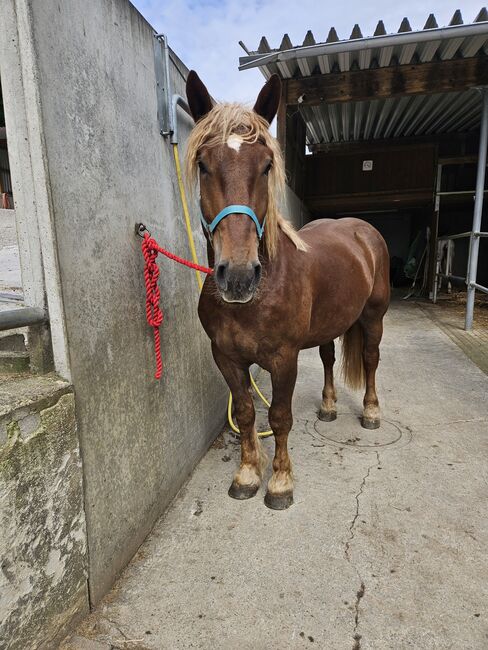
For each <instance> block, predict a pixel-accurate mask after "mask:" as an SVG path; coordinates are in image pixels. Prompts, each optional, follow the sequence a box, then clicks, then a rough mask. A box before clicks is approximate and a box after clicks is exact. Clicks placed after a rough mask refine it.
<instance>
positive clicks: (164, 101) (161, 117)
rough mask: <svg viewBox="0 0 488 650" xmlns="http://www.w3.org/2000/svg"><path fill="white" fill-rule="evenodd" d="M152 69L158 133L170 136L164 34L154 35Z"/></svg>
mask: <svg viewBox="0 0 488 650" xmlns="http://www.w3.org/2000/svg"><path fill="white" fill-rule="evenodd" d="M154 69H155V73H156V94H157V102H158V123H159V132H160V133H161V135H170V134H171V131H170V116H169V110H170V109H169V103H170V101H171V89H170V81H169V50H168V38H167V36H165V34H155V35H154Z"/></svg>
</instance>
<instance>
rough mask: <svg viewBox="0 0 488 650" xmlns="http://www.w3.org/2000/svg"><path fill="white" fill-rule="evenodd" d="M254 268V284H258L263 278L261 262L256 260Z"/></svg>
mask: <svg viewBox="0 0 488 650" xmlns="http://www.w3.org/2000/svg"><path fill="white" fill-rule="evenodd" d="M253 268H254V284H255V285H256V286H257V285H258V284H259V280H261V264H260V263H259V262H255V263H254V264H253Z"/></svg>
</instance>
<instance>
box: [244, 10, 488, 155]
mask: <svg viewBox="0 0 488 650" xmlns="http://www.w3.org/2000/svg"><path fill="white" fill-rule="evenodd" d="M242 46H243V48H244V49H245V50H246V53H247V56H245V57H242V58H241V59H240V69H241V70H244V69H248V68H250V67H259V68H260V70H261V72H262V73H263V75H264V76H265V77H266V78H269V77H270V76H271V74H273V73H277V74H278V75H279V76H280V77H281V78H282V79H290V78H300V77H308V76H312V75H315V74H334V73H338V72H347V71H349V70H366V69H371V68H381V67H388V66H396V65H408V64H418V63H427V62H431V61H436V60H439V61H445V60H448V59H454V58H469V57H473V56H477V55H486V54H488V12H487V10H486V7H484V8H482V9H481V11H480V12H479V13H478V15H477V16H476V18H475V19H474V21H473V23H469V24H464V23H463V18H462V15H461V12H460V10H457V11H456V12H455V13H454V15H453V16H452V19H451V21H450V23H449V25H448V26H447V27H444V28H440V27H439V26H438V25H437V21H436V18H435V16H434V14H430V16H429V17H428V18H427V21H426V23H425V26H424V28H423V29H422V30H418V31H412V28H411V26H410V23H409V21H408V19H407V18H404V19H403V20H402V22H401V25H400V27H399V29H398V32H396V33H394V34H387V32H386V29H385V26H384V23H383V21H381V20H380V21H379V22H378V25H377V27H376V29H375V32H374V34H373V36H372V37H367V38H365V37H364V36H363V34H362V32H361V29H360V27H359V25H357V24H356V25H354V27H353V29H352V31H351V35H350V36H349V38H348V39H345V40H340V39H339V36H338V35H337V32H336V30H335V28H334V27H332V28H331V29H330V30H329V33H328V36H327V39H326V40H325V41H323V42H321V43H317V42H316V39H315V36H314V34H313V33H312V32H311V31H308V32H307V34H306V36H305V39H304V41H303V43H302V44H301V45H293V43H292V42H291V40H290V38H289V36H288V34H285V35H284V36H283V39H282V41H281V43H280V46H279V47H278V48H275V49H272V48H271V47H270V45H269V43H268V40H267V39H266V37H264V36H263V38H262V39H261V42H260V43H259V46H258V48H257V50H256V51H249V50H248V49H247V48H246V47H245V45H243V44H242ZM298 110H300V112H301V113H302V115H303V118H304V120H305V122H306V124H307V141H308V143H309V144H319V143H330V142H340V141H355V140H365V139H380V138H391V137H401V136H418V135H428V134H438V133H449V132H451V131H470V130H473V129H476V128H477V127H478V126H479V119H480V110H481V109H480V100H479V95H478V93H476V92H475V91H471V92H466V93H444V94H439V95H417V96H410V97H400V98H391V99H386V100H371V101H362V102H351V103H340V104H322V105H320V106H299V109H298Z"/></svg>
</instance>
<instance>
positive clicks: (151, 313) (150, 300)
mask: <svg viewBox="0 0 488 650" xmlns="http://www.w3.org/2000/svg"><path fill="white" fill-rule="evenodd" d="M140 232H141V234H142V230H140ZM158 253H161V254H162V255H166V257H169V259H170V260H174V261H175V262H178V264H183V265H184V266H188V267H189V268H190V269H195V270H196V271H202V273H213V269H209V268H208V267H207V266H200V265H199V264H194V263H193V262H190V261H189V260H184V259H183V258H182V257H178V255H174V254H173V253H170V252H169V251H167V250H165V249H164V248H161V246H159V245H158V243H157V242H156V240H155V239H153V238H152V237H151V235H150V234H149V233H148V232H147V231H146V232H144V239H143V241H142V254H143V255H144V282H145V284H146V319H147V323H148V325H150V326H151V327H152V328H153V330H154V353H155V355H156V374H155V375H154V376H155V378H156V379H161V375H162V373H163V361H162V359H161V337H160V334H159V328H160V326H161V325H162V323H163V312H162V310H161V308H160V306H159V300H160V298H161V292H160V291H159V287H158V278H159V267H158V265H157V264H156V259H157V257H158Z"/></svg>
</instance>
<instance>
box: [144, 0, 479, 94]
mask: <svg viewBox="0 0 488 650" xmlns="http://www.w3.org/2000/svg"><path fill="white" fill-rule="evenodd" d="M132 3H133V4H134V5H135V6H136V7H137V9H138V10H139V11H140V12H141V13H142V15H143V16H144V17H145V18H146V20H147V21H148V22H149V23H150V24H151V25H152V26H153V27H154V29H156V30H157V31H158V32H162V33H164V34H166V35H167V36H168V41H169V44H170V46H171V47H172V49H173V50H174V51H175V52H176V54H177V55H178V56H179V57H180V59H182V61H183V62H184V63H185V64H186V65H187V66H188V67H189V68H193V69H195V70H196V71H197V72H198V74H199V75H200V77H201V78H202V80H203V81H204V83H205V84H206V85H207V87H208V89H209V91H210V93H211V95H212V96H213V97H214V98H215V99H217V100H220V101H240V102H254V100H255V98H256V96H257V94H258V92H259V90H260V88H261V87H262V85H263V83H264V77H263V76H262V74H261V73H260V72H259V71H258V70H256V69H253V70H246V71H243V72H239V71H238V69H237V66H238V64H239V56H245V52H244V50H242V48H241V47H240V45H239V41H243V42H244V43H245V45H246V46H247V47H248V49H249V50H256V49H257V46H258V44H259V41H260V40H261V36H266V37H267V39H268V42H269V44H270V46H271V47H272V48H276V47H279V45H280V43H281V39H282V37H283V34H285V33H287V34H288V35H289V36H290V38H291V41H292V43H293V45H299V44H301V43H303V39H304V37H305V34H306V33H307V31H308V30H309V29H311V30H312V32H313V34H314V36H315V40H316V41H317V42H320V41H325V39H326V38H327V34H328V32H329V28H330V27H332V26H334V27H335V28H336V31H337V34H338V36H339V38H340V39H344V38H349V36H350V34H351V31H352V28H353V26H354V23H358V24H359V26H360V28H361V32H362V34H363V36H371V35H372V34H373V32H374V29H375V27H376V24H377V22H378V20H380V19H381V20H383V22H384V24H385V28H386V31H387V32H388V33H390V32H397V31H398V28H399V26H400V23H401V21H402V19H403V18H404V16H405V15H407V17H408V19H409V21H410V25H411V27H412V29H414V30H415V29H422V27H423V26H424V24H425V21H426V20H427V16H428V14H429V13H433V14H435V16H436V18H437V23H438V25H439V26H440V27H442V26H444V25H448V24H449V21H450V20H451V17H452V15H453V13H454V12H455V10H456V9H460V10H461V13H462V16H463V20H464V22H465V23H468V22H472V21H473V20H474V18H475V17H476V16H477V14H478V12H479V10H480V9H481V8H482V6H483V4H482V0H477V1H476V0H475V1H473V0H454V1H452V0H430V1H429V2H428V3H426V2H424V0H410V1H409V2H405V3H399V4H397V3H395V2H394V1H393V0H388V1H386V0H377V1H376V2H368V3H367V2H365V1H364V0H349V1H342V2H341V1H339V0H336V1H335V2H331V1H330V0H294V1H293V2H292V1H291V0H132Z"/></svg>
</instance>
